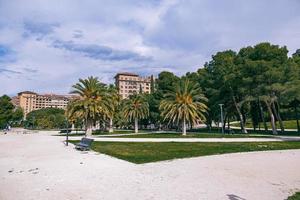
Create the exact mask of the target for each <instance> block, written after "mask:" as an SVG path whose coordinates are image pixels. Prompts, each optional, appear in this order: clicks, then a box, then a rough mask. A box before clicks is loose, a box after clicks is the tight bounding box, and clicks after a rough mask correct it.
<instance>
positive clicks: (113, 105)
mask: <svg viewBox="0 0 300 200" xmlns="http://www.w3.org/2000/svg"><path fill="white" fill-rule="evenodd" d="M107 90H108V96H107V97H108V101H109V104H108V106H109V109H108V112H107V117H108V119H109V130H108V132H109V133H112V132H113V131H114V130H113V119H114V117H115V115H116V113H117V111H118V108H119V106H120V102H121V96H120V95H119V94H118V90H117V89H116V87H115V86H113V85H109V86H108V88H107Z"/></svg>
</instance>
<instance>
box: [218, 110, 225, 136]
mask: <svg viewBox="0 0 300 200" xmlns="http://www.w3.org/2000/svg"><path fill="white" fill-rule="evenodd" d="M223 105H224V104H219V106H220V109H221V123H222V134H224V118H223Z"/></svg>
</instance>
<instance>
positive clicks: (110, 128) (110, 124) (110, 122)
mask: <svg viewBox="0 0 300 200" xmlns="http://www.w3.org/2000/svg"><path fill="white" fill-rule="evenodd" d="M108 132H109V133H112V132H114V128H113V118H112V117H111V118H110V119H109V130H108Z"/></svg>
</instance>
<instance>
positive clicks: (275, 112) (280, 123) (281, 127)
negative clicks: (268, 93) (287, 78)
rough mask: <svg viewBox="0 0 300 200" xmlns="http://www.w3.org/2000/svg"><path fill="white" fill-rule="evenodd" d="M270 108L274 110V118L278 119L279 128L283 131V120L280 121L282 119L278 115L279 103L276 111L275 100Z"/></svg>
mask: <svg viewBox="0 0 300 200" xmlns="http://www.w3.org/2000/svg"><path fill="white" fill-rule="evenodd" d="M277 105H278V104H277ZM272 108H273V110H274V114H275V116H276V118H277V119H278V121H279V126H280V129H281V132H282V133H284V126H283V122H282V119H281V116H280V113H279V105H278V111H277V109H276V106H275V102H273V103H272Z"/></svg>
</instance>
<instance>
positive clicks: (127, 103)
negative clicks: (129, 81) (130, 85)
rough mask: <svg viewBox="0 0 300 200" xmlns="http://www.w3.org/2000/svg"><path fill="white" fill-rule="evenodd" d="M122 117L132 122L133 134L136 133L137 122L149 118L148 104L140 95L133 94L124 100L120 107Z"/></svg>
mask: <svg viewBox="0 0 300 200" xmlns="http://www.w3.org/2000/svg"><path fill="white" fill-rule="evenodd" d="M122 107H123V109H122V112H123V114H124V117H125V118H126V119H127V120H128V121H130V122H132V121H134V132H135V133H138V127H139V126H138V121H139V120H140V119H144V118H146V117H148V116H149V104H148V102H147V101H146V99H145V97H144V96H143V95H142V94H134V95H131V96H129V98H128V99H125V100H124V102H123V105H122Z"/></svg>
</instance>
